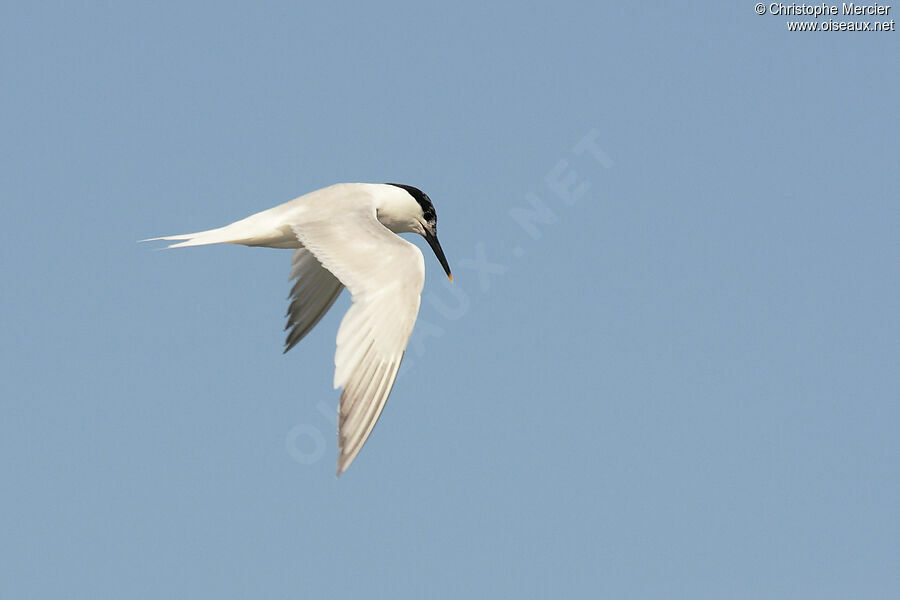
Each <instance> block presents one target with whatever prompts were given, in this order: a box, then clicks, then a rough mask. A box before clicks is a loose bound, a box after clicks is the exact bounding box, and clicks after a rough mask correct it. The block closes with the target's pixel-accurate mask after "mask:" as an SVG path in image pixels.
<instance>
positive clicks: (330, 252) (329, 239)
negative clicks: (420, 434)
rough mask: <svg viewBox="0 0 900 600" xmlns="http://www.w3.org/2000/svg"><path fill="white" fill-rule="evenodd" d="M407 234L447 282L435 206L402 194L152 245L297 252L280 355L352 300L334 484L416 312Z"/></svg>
mask: <svg viewBox="0 0 900 600" xmlns="http://www.w3.org/2000/svg"><path fill="white" fill-rule="evenodd" d="M407 232H408V233H418V234H420V235H422V236H423V237H425V239H426V240H427V241H428V243H429V244H430V245H431V247H432V249H433V250H434V252H435V254H436V255H437V257H438V260H439V261H440V262H441V265H442V266H443V267H444V270H445V271H446V273H447V276H448V277H450V279H451V281H452V279H453V277H452V275H451V274H450V267H449V266H448V265H447V260H446V258H444V253H443V250H442V249H441V246H440V243H439V242H438V240H437V218H436V215H435V212H434V206H433V205H432V204H431V200H430V199H429V198H428V196H427V195H425V194H424V193H422V192H421V191H420V190H418V189H416V188H414V187H412V186H406V185H400V184H371V183H341V184H337V185H332V186H330V187H327V188H323V189H321V190H317V191H315V192H311V193H309V194H306V195H304V196H300V197H299V198H296V199H294V200H291V201H290V202H286V203H284V204H281V205H280V206H276V207H274V208H270V209H269V210H265V211H262V212H260V213H257V214H255V215H251V216H249V217H247V218H245V219H241V220H240V221H236V222H234V223H232V224H230V225H226V226H225V227H220V228H218V229H211V230H208V231H200V232H197V233H189V234H184V235H173V236H166V237H162V238H153V239H154V240H167V241H176V242H178V243H175V244H172V245H170V246H169V247H170V248H181V247H186V246H202V245H207V244H220V243H225V244H243V245H246V246H266V247H270V248H293V249H295V250H294V256H293V258H292V261H291V263H292V268H291V279H296V282H295V283H294V285H293V288H292V289H291V296H290V300H291V303H290V306H289V308H288V314H287V316H288V324H287V327H286V329H288V330H289V331H288V335H287V339H286V340H285V352H287V351H288V350H290V349H291V348H292V347H293V346H294V345H296V344H297V343H298V342H299V341H300V340H301V339H303V337H304V336H305V335H306V334H307V333H308V332H309V331H310V330H311V329H312V328H313V327H314V326H315V325H316V323H318V322H319V320H320V319H321V318H322V316H323V315H324V314H325V313H326V312H327V311H328V309H329V308H331V305H332V304H334V301H335V300H336V299H337V297H338V295H340V292H341V290H342V289H343V288H344V286H346V287H347V289H349V290H350V294H351V298H352V300H353V305H352V306H351V307H350V310H348V311H347V314H346V315H345V316H344V319H343V321H342V322H341V326H340V328H339V330H338V334H337V352H336V353H335V357H334V364H335V370H334V387H335V389H337V388H342V389H343V391H342V393H341V400H340V407H339V412H338V449H339V456H338V475H340V474H341V473H343V472H344V471H345V470H346V469H347V467H348V466H350V463H351V462H353V459H354V458H356V455H357V454H358V453H359V451H360V449H361V448H362V446H363V444H364V443H365V442H366V439H368V437H369V434H371V432H372V428H373V427H374V426H375V422H376V421H377V420H378V417H379V415H380V414H381V411H382V410H383V409H384V404H385V401H386V400H387V397H388V395H389V394H390V392H391V388H392V387H393V385H394V379H395V378H396V376H397V370H398V368H399V367H400V361H401V360H402V358H403V352H404V350H405V349H406V344H407V342H408V341H409V336H410V334H411V333H412V330H413V326H414V325H415V322H416V316H417V315H418V312H419V302H420V295H421V292H422V287H423V285H424V283H425V260H424V258H423V257H422V253H421V252H420V251H419V249H418V248H416V246H414V245H413V244H411V243H409V242H407V241H406V240H404V239H402V238H400V237H399V236H397V235H395V234H397V233H407ZM146 241H150V240H146Z"/></svg>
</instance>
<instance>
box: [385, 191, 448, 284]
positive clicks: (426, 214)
mask: <svg viewBox="0 0 900 600" xmlns="http://www.w3.org/2000/svg"><path fill="white" fill-rule="evenodd" d="M387 185H392V186H394V187H396V188H399V189H401V190H403V191H405V192H406V193H407V194H408V195H409V196H410V197H411V198H412V199H413V200H414V201H415V204H412V203H411V202H404V205H405V206H404V207H403V208H402V209H399V210H395V211H390V212H395V213H398V214H394V215H388V214H385V215H384V217H387V219H390V220H392V221H393V222H392V223H388V222H385V221H386V219H385V218H382V215H381V214H379V216H378V218H379V220H381V221H382V222H383V223H384V224H385V226H387V227H388V228H389V229H391V230H392V231H394V232H396V233H402V232H410V233H418V234H419V235H421V236H422V237H424V238H425V241H427V242H428V245H429V246H431V249H432V250H434V255H435V256H437V259H438V260H439V261H440V263H441V266H442V267H444V271H445V272H446V273H447V277H448V278H449V279H450V281H453V274H452V273H451V272H450V265H449V264H447V257H446V256H444V250H443V249H442V248H441V243H440V242H439V241H438V237H437V213H435V212H434V204H432V203H431V198H429V197H428V194H426V193H425V192H423V191H422V190H420V189H419V188H415V187H413V186H411V185H404V184H402V183H388V184H387ZM399 213H402V214H403V218H399V219H398V218H397V217H399V216H400V214H399ZM392 217H393V218H392ZM398 226H399V227H398ZM395 227H397V228H395Z"/></svg>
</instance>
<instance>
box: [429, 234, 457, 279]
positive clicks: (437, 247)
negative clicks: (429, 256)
mask: <svg viewBox="0 0 900 600" xmlns="http://www.w3.org/2000/svg"><path fill="white" fill-rule="evenodd" d="M425 239H426V240H427V241H428V245H429V246H431V249H432V250H434V255H435V256H437V259H438V260H439V261H441V266H442V267H444V271H446V273H447V277H449V278H450V281H451V282H452V281H453V273H451V272H450V265H448V264H447V257H446V256H444V251H443V250H442V249H441V243H440V242H439V241H438V239H437V235H436V234H435V233H433V232H432V231H431V230H430V229H429V228H428V227H425Z"/></svg>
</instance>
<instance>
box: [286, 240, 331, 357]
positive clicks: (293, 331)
mask: <svg viewBox="0 0 900 600" xmlns="http://www.w3.org/2000/svg"><path fill="white" fill-rule="evenodd" d="M290 278H291V279H296V280H297V281H296V282H295V283H294V285H293V287H292V288H291V294H290V296H289V297H288V299H289V300H290V301H291V303H290V305H289V306H288V310H287V314H286V315H285V316H287V324H286V325H285V326H284V328H285V330H288V329H289V330H290V331H288V335H287V338H286V339H285V341H284V351H285V352H287V351H288V350H290V349H291V348H293V347H294V346H296V345H297V343H298V342H299V341H300V340H302V339H303V338H304V337H305V336H306V334H307V333H309V332H310V331H311V330H312V328H313V327H315V326H316V324H317V323H318V322H319V321H320V320H321V319H322V317H323V316H325V313H327V312H328V309H329V308H331V305H332V304H334V302H335V300H337V297H338V296H340V294H341V290H343V289H344V285H343V284H342V283H341V282H340V281H339V280H338V278H337V277H335V276H334V275H332V274H331V273H330V272H329V271H328V269H326V268H325V267H323V266H322V263H320V262H319V261H318V259H316V257H315V255H313V253H312V252H310V251H309V250H307V249H306V248H303V247H301V248H298V249H297V250H295V251H294V255H293V257H291V277H290Z"/></svg>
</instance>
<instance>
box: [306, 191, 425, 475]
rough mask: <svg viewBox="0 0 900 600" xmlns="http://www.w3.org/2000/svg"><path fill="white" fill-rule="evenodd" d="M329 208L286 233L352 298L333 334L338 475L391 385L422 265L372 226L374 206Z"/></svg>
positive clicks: (415, 308) (356, 203)
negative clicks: (337, 398) (337, 397)
mask: <svg viewBox="0 0 900 600" xmlns="http://www.w3.org/2000/svg"><path fill="white" fill-rule="evenodd" d="M334 202H335V203H339V204H341V206H334V204H332V205H331V206H330V207H329V210H328V211H327V212H323V213H322V214H321V215H320V216H318V217H317V215H315V214H314V213H307V215H306V217H307V218H306V219H304V221H303V222H302V223H297V224H295V225H293V229H294V233H295V234H296V235H297V238H298V239H299V240H300V243H301V244H303V246H304V248H305V249H306V250H308V251H309V252H310V253H312V254H313V255H314V257H315V259H317V261H318V262H319V263H320V264H321V265H322V266H323V267H324V269H323V270H327V271H330V273H331V274H332V275H333V276H334V277H335V278H336V279H337V280H338V282H339V283H340V284H343V285H345V286H346V287H347V289H349V290H350V294H351V297H352V300H353V305H352V306H351V307H350V310H348V311H347V314H346V315H345V316H344V319H343V320H342V321H341V326H340V329H339V330H338V335H337V350H336V352H335V360H334V362H335V372H334V387H335V388H342V392H341V401H340V408H339V410H338V449H339V456H338V475H340V474H341V473H343V472H344V471H345V470H346V469H347V467H349V466H350V463H352V462H353V459H354V458H356V455H357V454H359V451H360V449H362V447H363V445H364V444H365V443H366V440H367V439H368V438H369V435H370V434H371V433H372V429H373V428H374V426H375V423H376V422H377V421H378V417H379V416H380V415H381V412H382V410H384V405H385V402H386V401H387V398H388V395H389V394H390V392H391V388H392V387H393V385H394V380H395V379H396V377H397V371H398V369H399V368H400V361H401V360H402V359H403V352H404V351H405V350H406V345H407V343H408V342H409V336H410V334H411V333H412V330H413V326H414V325H415V322H416V317H417V316H418V313H419V303H420V294H421V293H422V287H423V285H424V283H425V261H424V258H423V257H422V253H421V252H420V251H419V249H418V248H416V247H415V246H414V245H413V244H410V243H409V242H407V241H406V240H404V239H402V238H400V237H398V236H397V235H396V234H394V233H393V232H391V231H390V230H389V229H388V228H386V227H385V226H384V225H382V224H381V223H380V222H379V221H378V219H377V217H376V213H375V205H374V201H372V202H365V201H362V202H361V201H360V198H359V197H356V198H352V199H346V200H343V199H336V200H335V201H334ZM335 215H339V216H337V217H336V216H335ZM301 258H302V260H304V261H305V260H307V259H306V258H305V257H301ZM299 260H300V259H298V260H297V261H295V268H298V267H296V263H297V262H299ZM298 283H299V282H298ZM302 289H305V288H302ZM338 291H339V290H338ZM292 295H293V293H292ZM326 296H327V295H326ZM331 302H333V299H331ZM298 306H299V305H298ZM304 306H305V305H304ZM313 306H315V304H314V303H313ZM328 306H330V303H329V304H328ZM326 309H327V308H326ZM298 311H299V314H301V315H306V314H311V315H312V314H314V312H315V311H314V310H313V311H312V312H305V311H306V309H302V310H301V309H299V308H298ZM320 316H321V315H319V318H320ZM307 321H308V319H307V320H306V321H303V322H307Z"/></svg>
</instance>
